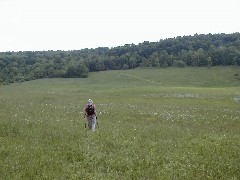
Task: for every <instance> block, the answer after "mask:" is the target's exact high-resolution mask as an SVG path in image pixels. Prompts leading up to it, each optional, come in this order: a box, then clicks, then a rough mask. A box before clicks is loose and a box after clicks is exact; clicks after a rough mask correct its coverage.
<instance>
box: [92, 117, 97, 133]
mask: <svg viewBox="0 0 240 180" xmlns="http://www.w3.org/2000/svg"><path fill="white" fill-rule="evenodd" d="M96 124H97V121H96V117H93V118H92V131H95V129H96Z"/></svg>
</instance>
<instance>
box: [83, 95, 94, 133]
mask: <svg viewBox="0 0 240 180" xmlns="http://www.w3.org/2000/svg"><path fill="white" fill-rule="evenodd" d="M84 118H86V120H87V124H88V128H89V129H91V130H92V131H95V129H96V124H97V111H96V106H95V104H93V100H91V99H89V100H88V102H87V105H86V106H85V108H84Z"/></svg>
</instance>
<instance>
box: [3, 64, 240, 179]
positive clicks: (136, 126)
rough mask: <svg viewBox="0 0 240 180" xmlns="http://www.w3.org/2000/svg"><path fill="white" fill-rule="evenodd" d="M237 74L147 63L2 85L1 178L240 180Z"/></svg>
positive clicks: (228, 69) (238, 70) (231, 69)
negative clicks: (91, 108)
mask: <svg viewBox="0 0 240 180" xmlns="http://www.w3.org/2000/svg"><path fill="white" fill-rule="evenodd" d="M236 73H238V74H240V68H239V67H213V68H165V69H164V68H163V69H162V68H161V69H148V68H146V69H134V70H125V71H123V70H122V71H105V72H96V73H90V74H89V78H87V79H77V78H76V79H41V80H34V81H29V82H24V83H16V84H11V85H7V86H0V179H4V180H5V179H104V180H105V179H144V180H145V179H234V180H235V179H240V80H239V79H236V78H235V77H234V75H235V74H236ZM88 98H92V99H93V100H94V103H95V104H96V106H97V111H98V119H99V124H98V127H97V130H96V131H95V132H91V131H89V130H87V129H85V121H84V118H83V108H84V105H85V104H86V102H87V100H88Z"/></svg>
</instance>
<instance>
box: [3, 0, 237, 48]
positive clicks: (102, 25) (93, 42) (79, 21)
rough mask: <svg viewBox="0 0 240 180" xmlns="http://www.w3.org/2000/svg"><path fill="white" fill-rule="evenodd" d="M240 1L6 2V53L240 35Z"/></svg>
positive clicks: (4, 23)
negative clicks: (238, 33) (202, 36)
mask: <svg viewBox="0 0 240 180" xmlns="http://www.w3.org/2000/svg"><path fill="white" fill-rule="evenodd" d="M239 7H240V0H225V1H224V0H219V1H218V0H164V1H163V0H0V23H1V25H0V51H26V50H30V51H38V50H39V51H41V50H79V49H83V48H97V47H116V46H122V45H124V44H131V43H133V44H138V43H141V42H143V41H150V42H156V41H159V40H160V39H166V38H172V37H176V36H184V35H194V34H195V33H197V34H208V33H234V32H240V23H239V21H240V10H239Z"/></svg>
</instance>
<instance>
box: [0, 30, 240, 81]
mask: <svg viewBox="0 0 240 180" xmlns="http://www.w3.org/2000/svg"><path fill="white" fill-rule="evenodd" d="M219 65H223V66H228V65H236V66H239V65H240V33H233V34H223V33H222V34H206V35H205V34H195V35H194V36H182V37H181V36H178V37H175V38H168V39H164V40H160V41H158V42H148V41H145V42H142V43H139V44H138V45H135V44H126V45H124V46H118V47H113V48H108V47H99V48H95V49H81V50H71V51H61V50H58V51H52V50H49V51H20V52H0V84H1V83H2V84H9V83H13V82H23V81H29V80H34V79H39V78H53V77H65V78H68V77H82V78H86V77H88V72H93V71H104V70H117V69H131V68H136V67H168V66H177V67H185V66H206V67H210V66H219Z"/></svg>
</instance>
